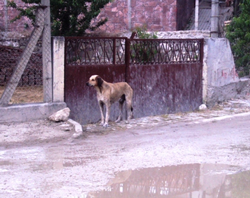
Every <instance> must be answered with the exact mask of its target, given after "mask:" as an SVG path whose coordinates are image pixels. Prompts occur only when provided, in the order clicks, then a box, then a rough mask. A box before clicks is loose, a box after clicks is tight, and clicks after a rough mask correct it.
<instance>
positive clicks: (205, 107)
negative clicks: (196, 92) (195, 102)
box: [199, 104, 207, 111]
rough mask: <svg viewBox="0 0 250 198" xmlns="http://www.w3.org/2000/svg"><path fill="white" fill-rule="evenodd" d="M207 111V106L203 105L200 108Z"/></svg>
mask: <svg viewBox="0 0 250 198" xmlns="http://www.w3.org/2000/svg"><path fill="white" fill-rule="evenodd" d="M206 109H207V106H206V105H205V104H202V105H200V106H199V110H200V111H202V110H206Z"/></svg>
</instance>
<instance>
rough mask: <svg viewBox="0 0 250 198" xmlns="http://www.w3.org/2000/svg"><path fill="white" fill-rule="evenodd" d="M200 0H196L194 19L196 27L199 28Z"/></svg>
mask: <svg viewBox="0 0 250 198" xmlns="http://www.w3.org/2000/svg"><path fill="white" fill-rule="evenodd" d="M198 20H199V0H195V20H194V29H195V30H198V27H199V22H198Z"/></svg>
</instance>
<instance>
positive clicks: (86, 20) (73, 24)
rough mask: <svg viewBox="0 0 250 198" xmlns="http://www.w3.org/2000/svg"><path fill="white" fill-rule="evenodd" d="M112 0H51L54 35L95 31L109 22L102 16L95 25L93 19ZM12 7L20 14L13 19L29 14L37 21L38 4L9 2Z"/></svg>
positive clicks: (29, 1)
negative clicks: (26, 4)
mask: <svg viewBox="0 0 250 198" xmlns="http://www.w3.org/2000/svg"><path fill="white" fill-rule="evenodd" d="M22 1H23V2H25V3H30V4H34V3H35V4H40V3H41V1H40V0H22ZM109 2H111V0H51V1H50V8H51V9H50V11H51V24H52V26H51V31H52V35H54V36H81V35H84V34H85V31H86V30H91V31H94V30H95V29H97V28H98V27H100V26H101V25H103V24H105V23H106V22H107V20H108V19H107V18H102V19H100V20H99V21H97V22H96V23H95V24H94V25H91V21H92V19H95V18H96V17H97V16H98V15H99V14H100V9H102V8H103V7H104V6H105V5H106V4H107V3H109ZM8 5H9V6H10V7H13V8H16V9H17V10H19V11H20V14H19V15H18V16H17V17H16V18H14V19H13V20H12V21H15V20H18V19H20V18H21V17H22V16H27V17H28V18H30V19H31V20H32V21H33V23H34V22H35V9H36V5H33V6H31V7H26V8H21V7H17V6H16V4H15V3H14V2H13V1H10V2H9V3H8Z"/></svg>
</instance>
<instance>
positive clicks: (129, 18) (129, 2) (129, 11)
mask: <svg viewBox="0 0 250 198" xmlns="http://www.w3.org/2000/svg"><path fill="white" fill-rule="evenodd" d="M131 28H132V25H131V0H128V29H129V30H131Z"/></svg>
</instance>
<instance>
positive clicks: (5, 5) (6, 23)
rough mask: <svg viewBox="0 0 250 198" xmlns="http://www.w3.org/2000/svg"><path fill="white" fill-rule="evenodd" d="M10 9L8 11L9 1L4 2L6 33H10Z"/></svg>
mask: <svg viewBox="0 0 250 198" xmlns="http://www.w3.org/2000/svg"><path fill="white" fill-rule="evenodd" d="M8 18H9V17H8V9H7V0H4V31H5V32H8V30H9V24H8Z"/></svg>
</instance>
